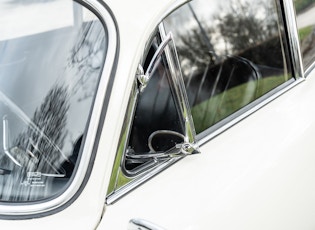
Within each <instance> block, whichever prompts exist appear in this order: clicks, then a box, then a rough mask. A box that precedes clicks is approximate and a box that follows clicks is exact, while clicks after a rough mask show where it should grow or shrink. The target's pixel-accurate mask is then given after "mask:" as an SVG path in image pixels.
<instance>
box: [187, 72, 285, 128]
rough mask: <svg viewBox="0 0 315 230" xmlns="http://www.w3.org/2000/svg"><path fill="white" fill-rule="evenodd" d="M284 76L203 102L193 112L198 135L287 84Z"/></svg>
mask: <svg viewBox="0 0 315 230" xmlns="http://www.w3.org/2000/svg"><path fill="white" fill-rule="evenodd" d="M285 80H286V79H285V78H284V76H276V77H268V78H263V79H261V80H259V81H251V82H247V83H245V84H242V85H239V86H236V87H234V88H231V89H229V90H227V91H226V92H223V93H221V94H218V95H215V96H214V97H212V98H210V99H208V100H206V101H203V102H201V103H200V104H198V105H196V106H194V107H193V108H192V110H191V112H192V116H193V119H194V123H195V129H196V132H197V133H200V132H202V131H204V130H205V129H207V128H209V127H210V126H212V125H214V124H215V123H217V122H218V121H220V120H222V119H224V118H226V117H228V116H229V115H231V114H233V113H234V112H236V111H237V110H239V109H240V108H242V107H244V106H245V105H247V104H249V103H250V102H252V101H254V100H255V99H257V98H258V97H260V96H262V95H263V94H265V93H267V92H268V91H270V90H271V89H273V88H275V87H277V86H279V85H280V84H282V83H284V82H285Z"/></svg>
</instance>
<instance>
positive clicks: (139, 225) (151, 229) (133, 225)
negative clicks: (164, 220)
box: [128, 219, 165, 230]
mask: <svg viewBox="0 0 315 230" xmlns="http://www.w3.org/2000/svg"><path fill="white" fill-rule="evenodd" d="M128 230H165V229H164V228H162V227H160V226H157V225H156V224H153V223H152V222H149V221H147V220H143V219H131V220H130V221H129V225H128Z"/></svg>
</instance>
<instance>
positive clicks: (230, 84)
mask: <svg viewBox="0 0 315 230" xmlns="http://www.w3.org/2000/svg"><path fill="white" fill-rule="evenodd" d="M279 12H280V6H279V5H278V1H274V0H259V1H258V2H255V4H252V1H236V0H223V1H222V0H217V1H213V0H196V1H192V2H190V3H188V4H186V5H184V6H183V7H181V8H180V9H178V10H176V11H174V12H173V13H172V14H171V15H169V16H168V17H167V18H166V19H165V20H164V21H163V23H164V27H165V30H166V32H172V33H173V35H174V40H175V44H176V48H177V50H178V55H179V60H180V65H181V69H182V73H183V78H184V81H185V86H186V90H187V94H188V99H189V103H190V106H191V110H192V116H193V119H194V123H195V128H196V131H197V133H201V132H203V131H205V130H206V129H208V128H209V127H212V126H213V125H214V124H216V123H219V122H221V121H222V122H221V123H224V122H227V121H228V119H226V118H228V117H229V116H230V115H231V114H234V113H235V112H237V111H239V110H240V109H241V108H243V107H245V106H247V105H249V104H250V103H251V102H253V101H255V100H256V99H257V98H260V97H261V96H262V95H264V94H266V93H267V92H269V91H270V90H272V89H274V88H275V87H277V86H279V85H281V84H282V83H284V82H286V81H288V80H289V79H290V78H291V77H292V75H291V64H290V63H289V52H288V48H287V47H286V35H285V31H284V25H283V21H282V18H281V15H282V14H281V13H279Z"/></svg>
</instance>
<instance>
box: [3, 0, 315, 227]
mask: <svg viewBox="0 0 315 230" xmlns="http://www.w3.org/2000/svg"><path fill="white" fill-rule="evenodd" d="M86 2H89V1H86ZM91 2H92V4H95V5H97V7H98V8H101V7H102V4H103V3H101V2H98V1H91ZM185 2H186V1H184V0H159V1H154V0H135V1H117V0H105V1H104V3H105V4H106V7H107V9H110V11H111V15H112V17H114V20H115V24H116V29H117V31H119V32H118V33H117V41H118V43H117V46H116V47H113V49H115V50H116V52H117V53H116V55H117V62H115V63H114V64H113V65H114V67H113V68H114V69H115V71H112V69H109V70H107V69H105V70H104V72H103V74H107V75H108V76H109V75H110V74H111V73H114V81H113V84H112V89H111V92H110V99H109V101H108V107H107V113H106V117H105V120H104V122H103V124H102V127H101V130H102V131H101V133H100V136H99V141H98V143H95V144H94V145H96V146H94V148H97V150H96V153H95V160H94V163H93V166H92V168H91V172H90V174H89V176H88V179H87V182H86V184H85V185H84V188H82V190H81V192H80V193H79V194H78V195H76V196H75V198H71V202H68V203H66V204H65V205H64V206H62V207H59V208H57V209H55V210H54V209H53V210H52V211H51V212H50V213H49V215H42V214H39V216H38V217H32V218H15V217H14V216H12V217H10V218H4V219H1V220H0V227H1V229H32V230H35V229H82V230H83V229H84V230H87V229H99V230H103V229H128V226H129V227H130V224H129V221H130V220H131V219H142V220H145V221H148V222H152V223H153V225H155V224H156V226H161V227H162V228H165V229H169V230H177V229H178V230H179V229H180V230H197V229H242V230H245V229H269V230H270V229H287V230H288V229H314V228H315V195H314V194H313V191H314V190H315V177H314V175H315V167H314V163H315V119H314V114H315V106H314V96H315V90H314V89H315V72H314V70H309V71H308V76H307V77H305V78H304V77H301V78H299V79H298V80H296V82H295V83H293V84H291V85H290V86H288V87H286V88H284V89H282V90H280V91H279V92H277V93H276V94H275V96H273V97H272V99H270V100H269V101H267V102H266V103H264V105H263V106H260V108H259V109H257V111H255V112H253V113H252V114H250V115H249V114H246V115H244V117H243V118H242V119H240V121H238V122H237V123H235V124H234V125H233V126H231V127H229V128H228V129H226V130H225V131H224V132H221V133H220V134H218V135H217V136H215V137H214V138H212V139H211V140H208V141H204V143H202V144H201V146H200V149H199V150H200V152H201V153H200V154H196V155H192V156H187V157H185V158H183V159H181V160H180V161H178V162H176V163H175V164H173V165H172V166H170V167H168V168H167V169H165V170H163V171H162V172H161V173H159V174H158V175H156V176H154V177H153V178H151V179H150V180H148V181H146V182H145V183H143V184H141V185H140V186H138V187H137V188H136V189H134V190H132V191H130V192H128V194H126V195H124V196H123V197H121V198H120V199H119V200H117V201H115V202H113V203H111V204H107V203H106V196H107V191H108V186H109V183H110V179H111V175H112V170H113V165H114V161H115V156H116V152H117V146H118V143H119V139H120V136H121V132H122V127H123V124H124V118H125V114H126V110H127V106H128V103H129V97H130V92H131V90H132V86H133V83H134V76H135V74H136V71H137V67H138V64H139V62H140V60H141V58H142V56H143V52H144V50H145V46H146V44H147V41H148V40H149V39H150V36H151V35H152V32H153V30H154V29H155V28H156V27H157V26H158V25H159V23H160V21H161V20H162V19H163V18H164V17H165V16H166V15H167V14H168V13H170V12H171V11H173V10H174V9H176V8H177V7H179V6H181V5H182V4H184V3H185ZM286 2H289V0H288V1H286ZM0 18H1V16H0ZM292 48H293V47H292ZM113 52H115V51H113ZM106 79H107V80H106V81H104V84H105V85H104V89H105V88H106V87H107V85H108V84H111V83H108V78H106ZM99 113H100V112H99ZM95 128H96V127H95ZM91 148H93V147H91ZM139 229H140V228H139Z"/></svg>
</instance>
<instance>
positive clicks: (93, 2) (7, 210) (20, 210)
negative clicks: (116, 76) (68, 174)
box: [0, 0, 118, 218]
mask: <svg viewBox="0 0 315 230" xmlns="http://www.w3.org/2000/svg"><path fill="white" fill-rule="evenodd" d="M81 2H82V3H84V4H85V5H86V6H88V7H90V8H91V9H93V10H94V11H95V12H96V13H97V16H99V17H100V18H101V19H102V20H103V21H104V22H105V24H106V28H105V29H106V30H107V35H108V49H107V55H106V58H105V63H104V68H103V71H102V76H101V78H100V82H99V85H98V89H97V94H96V97H95V101H94V106H93V109H92V113H91V117H90V120H89V127H88V130H87V135H86V136H87V137H86V141H85V143H84V148H83V154H82V157H81V159H80V163H79V165H78V169H77V171H76V172H77V173H76V175H75V176H74V178H73V180H72V181H71V184H70V185H69V186H68V188H67V189H66V190H65V191H64V192H63V193H62V194H61V195H59V196H58V197H56V198H54V199H51V200H48V201H46V202H45V201H43V202H42V203H33V204H32V203H31V202H30V203H27V202H26V203H24V204H12V205H0V215H2V216H7V215H8V216H9V215H10V216H13V217H14V216H15V217H17V216H21V215H36V214H43V213H47V212H50V211H53V210H55V209H57V208H60V207H61V206H63V205H65V204H66V203H67V202H68V201H70V200H71V199H72V198H73V197H74V196H75V194H76V193H77V192H78V191H79V189H80V187H81V185H82V183H83V181H84V179H85V177H86V172H87V169H88V167H89V164H90V159H91V156H92V155H93V154H92V151H93V147H94V144H95V139H96V133H97V130H98V125H99V120H100V117H101V113H102V109H103V108H102V107H103V102H104V98H105V92H106V89H107V84H108V81H109V78H110V75H111V71H112V68H113V65H114V60H115V56H116V47H117V38H118V36H117V30H116V26H115V22H114V21H113V18H112V17H111V15H110V13H109V12H108V11H107V9H106V8H105V7H104V6H103V5H102V4H101V3H100V2H99V1H98V0H81ZM22 218H23V217H22Z"/></svg>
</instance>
